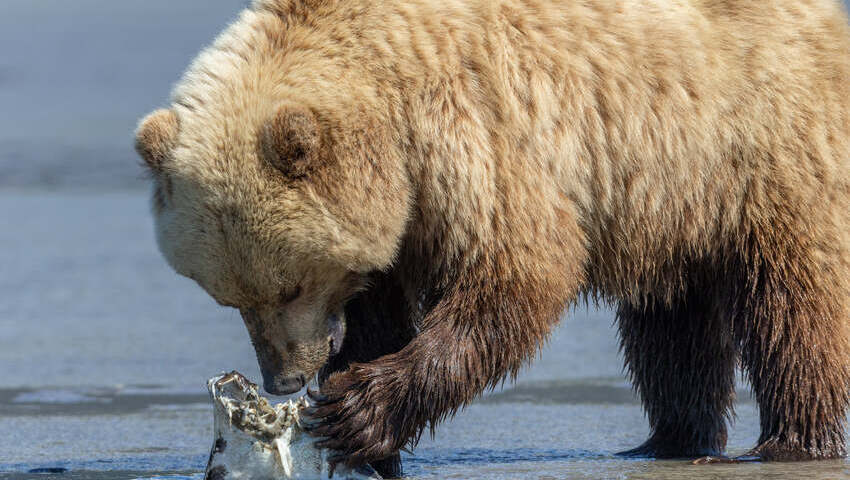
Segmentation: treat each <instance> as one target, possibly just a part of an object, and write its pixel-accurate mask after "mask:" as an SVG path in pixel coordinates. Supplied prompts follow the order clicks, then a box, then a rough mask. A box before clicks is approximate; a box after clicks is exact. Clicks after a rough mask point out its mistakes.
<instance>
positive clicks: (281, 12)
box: [139, 0, 850, 465]
mask: <svg viewBox="0 0 850 480" xmlns="http://www.w3.org/2000/svg"><path fill="white" fill-rule="evenodd" d="M848 79H850V31H848V27H847V17H846V15H845V14H844V12H843V11H842V9H841V7H840V5H839V3H838V2H837V1H834V0H807V1H801V0H766V1H759V2H753V1H751V0H690V1H674V0H650V1H636V0H635V1H622V2H620V1H597V2H572V1H557V0H497V1H493V0H468V1H460V0H445V1H442V2H434V1H427V0H391V1H386V2H380V3H379V4H378V3H375V2H371V1H368V0H311V1H306V0H258V1H256V2H255V4H254V6H253V7H252V8H251V9H249V10H247V11H246V12H245V13H243V15H242V17H241V18H240V20H239V21H238V22H237V23H235V24H234V25H233V26H232V27H231V28H230V29H228V31H227V32H225V33H224V34H223V35H222V36H221V37H220V38H219V39H218V40H217V42H216V43H215V44H214V45H213V46H212V47H210V48H209V49H207V50H206V51H205V52H204V53H203V54H202V55H201V56H200V57H199V58H198V59H197V60H196V62H195V64H194V65H193V67H192V68H191V69H190V70H189V72H187V74H186V76H185V77H184V79H183V81H182V82H181V83H180V84H179V85H178V87H177V88H176V90H175V94H174V101H173V106H172V109H173V111H174V112H175V115H176V118H178V119H179V122H176V123H175V124H174V125H172V126H171V127H170V128H172V130H175V131H172V132H171V134H173V135H176V137H173V136H172V135H158V136H156V138H177V140H176V142H175V143H174V145H175V146H174V147H173V148H171V150H170V153H169V155H168V158H167V159H164V160H162V161H159V160H157V164H162V167H161V170H162V173H160V174H158V175H157V176H156V182H157V183H156V185H157V187H156V188H157V192H159V193H158V195H159V196H160V197H162V198H163V200H162V201H161V202H157V204H156V205H155V208H154V210H155V214H156V218H157V225H158V232H159V233H158V238H159V242H160V246H161V249H162V250H163V253H164V254H165V256H166V258H167V259H168V260H169V262H170V263H171V264H172V265H173V266H174V267H175V268H176V269H177V270H178V271H179V272H180V273H182V274H184V275H187V276H190V277H192V278H195V279H196V280H197V281H198V282H199V283H200V284H201V285H202V286H203V287H204V288H205V289H207V291H209V292H210V294H211V295H213V296H214V297H215V298H216V299H217V300H218V301H219V302H221V303H223V304H229V305H234V306H237V307H239V308H242V309H243V311H244V310H246V309H250V311H252V312H259V313H256V314H252V315H246V322H249V331H251V332H252V337H253V336H261V337H263V342H265V344H268V345H269V347H268V349H267V350H268V351H269V352H276V353H274V355H279V356H280V361H279V362H278V363H280V364H281V365H285V367H281V368H287V369H289V370H287V372H289V373H287V374H288V375H291V374H294V373H293V372H295V373H298V372H300V373H301V374H302V375H312V374H314V373H315V372H316V371H317V370H318V368H319V364H320V363H321V362H322V361H323V360H321V359H320V357H322V356H324V355H326V354H327V352H328V348H327V345H325V346H323V347H322V346H321V345H322V342H325V343H326V341H325V340H324V338H323V335H326V334H327V330H326V329H325V330H323V327H322V325H324V323H323V322H324V321H325V316H326V315H327V314H329V313H333V312H337V311H340V310H342V309H345V310H346V311H347V312H348V313H351V312H352V311H353V310H352V306H351V305H349V306H346V302H347V301H349V302H350V301H352V300H351V299H352V298H353V299H355V300H354V301H362V299H363V298H368V299H369V303H370V304H371V306H369V307H368V308H360V309H359V310H357V312H359V313H355V314H353V315H351V317H352V318H349V319H348V323H349V326H348V328H349V329H360V331H359V333H357V334H354V333H352V335H353V336H352V337H351V339H352V342H354V343H353V344H352V346H351V347H348V350H346V347H343V352H341V353H340V355H342V356H341V357H339V358H338V359H336V360H332V362H337V364H336V367H337V368H334V369H337V370H340V371H338V372H337V373H335V374H333V375H331V376H330V377H329V378H327V379H326V381H325V382H324V384H323V385H322V395H323V396H324V398H322V399H321V402H320V405H319V406H318V407H317V408H316V410H315V411H314V412H313V413H314V416H315V417H316V418H317V419H319V420H320V423H319V425H318V426H317V427H316V429H315V434H316V435H319V436H323V437H327V439H326V440H325V441H324V444H325V445H326V446H327V447H329V448H332V449H334V450H337V451H338V452H339V457H338V460H339V461H344V462H346V463H348V464H352V465H357V464H362V463H365V462H370V461H376V460H379V459H385V458H387V457H391V456H393V455H394V454H395V453H396V452H397V451H398V450H399V449H400V448H402V447H404V446H405V444H408V443H415V441H416V439H418V438H419V436H420V435H421V434H422V432H423V430H424V429H426V428H427V427H428V426H430V427H431V428H433V427H434V426H436V425H437V424H438V423H439V422H440V421H441V420H443V419H445V418H446V417H447V416H449V415H452V414H453V413H454V412H456V411H457V410H458V409H460V408H462V407H463V406H464V405H467V404H468V403H469V402H470V401H472V400H473V399H475V398H476V397H477V396H478V395H480V394H481V392H482V391H484V390H485V389H487V388H489V387H493V386H495V385H497V384H498V383H500V382H501V381H503V380H504V379H505V378H506V377H512V376H514V375H516V373H517V372H518V371H519V369H520V368H521V366H522V365H523V364H524V363H525V362H527V361H528V360H529V359H530V358H531V357H532V356H533V355H534V353H535V352H536V351H537V349H538V347H539V346H540V345H541V343H542V342H544V341H545V339H546V337H547V335H548V333H549V332H550V330H551V328H552V326H553V325H555V324H556V322H557V321H558V318H559V315H560V314H561V313H562V312H563V310H564V308H565V306H567V305H568V304H570V303H571V302H574V301H575V300H576V299H577V298H578V297H579V296H580V295H581V294H586V295H590V296H594V297H597V298H601V299H604V300H610V301H616V302H619V304H620V310H619V320H620V332H621V336H622V345H623V351H624V354H625V358H626V361H627V364H628V367H629V370H630V372H631V374H632V377H633V379H634V382H635V386H636V388H637V389H638V391H639V392H640V394H641V396H642V398H643V401H644V405H645V407H646V410H647V412H648V416H649V420H650V423H651V426H652V436H651V438H650V439H649V440H648V441H647V443H646V444H645V445H643V446H641V447H640V448H639V449H637V450H636V453H639V454H648V455H656V456H694V455H704V454H715V453H719V452H722V450H723V448H724V447H725V442H726V424H725V421H726V418H727V415H729V413H730V408H731V405H732V395H733V374H734V366H735V363H736V361H737V360H738V359H739V358H740V360H741V362H742V365H743V366H744V368H745V369H746V371H747V373H748V374H749V376H750V378H751V380H752V384H753V388H754V390H755V395H756V398H757V400H758V403H759V408H760V412H761V427H762V435H761V438H760V439H759V444H758V445H757V446H756V447H755V449H754V450H753V453H754V454H756V455H759V456H760V457H761V458H762V459H765V460H801V459H821V458H834V457H839V456H843V455H844V454H845V444H844V438H843V424H844V414H845V408H846V407H847V404H848V381H850V332H848V320H850V82H848ZM292 106H296V107H297V108H298V109H300V110H299V111H302V112H308V111H309V112H310V113H309V114H306V113H305V114H304V116H302V117H300V118H311V119H315V122H316V123H315V128H316V129H317V130H316V132H315V135H308V136H307V137H304V138H309V139H310V141H306V142H305V141H301V140H297V142H296V143H298V146H297V147H293V146H292V145H275V142H278V143H280V142H286V141H287V140H284V139H286V138H301V137H298V136H295V137H293V136H292V135H290V133H287V132H290V130H292V129H291V128H290V127H289V126H287V125H295V123H291V122H290V123H287V122H283V123H281V122H280V121H279V119H280V118H281V117H280V112H281V109H284V111H285V110H286V109H287V108H291V107H292ZM276 119H277V120H276ZM154 120H156V119H154ZM311 122H312V120H311ZM297 124H298V125H302V126H303V125H305V124H304V123H303V122H301V123H297ZM176 129H179V132H177V131H176ZM299 129H301V127H299ZM299 129H295V131H300V130H299ZM144 131H146V130H145V128H144V127H143V129H142V130H141V132H144ZM147 131H153V130H150V125H148V130H147ZM156 131H159V130H156ZM281 131H282V132H284V133H283V134H274V133H275V132H277V133H280V132H281ZM264 132H265V133H264ZM268 132H272V134H269V133H268ZM143 136H144V135H143ZM144 137H145V138H141V139H140V142H142V143H144V142H148V141H151V140H148V139H149V138H154V137H151V136H144ZM269 139H271V140H269ZM154 140H155V138H154ZM305 145H306V147H305ZM139 150H140V152H141V153H142V154H143V155H145V154H146V153H147V152H159V151H160V150H161V148H159V147H157V146H147V147H145V146H143V147H142V148H140V149H139ZM293 152H294V153H293ZM299 159H300V160H299ZM304 159H306V160H307V162H306V163H304V161H303V160H304ZM288 162H291V163H288ZM149 163H150V162H149ZM305 165H306V166H308V167H309V168H306V169H305V168H302V167H304V166H305ZM293 171H295V172H296V173H297V174H295V175H293V174H291V172H293ZM163 185H167V188H165V189H164V188H163ZM375 275H378V276H381V275H386V276H387V277H386V278H392V279H395V280H394V281H395V282H397V283H394V284H393V285H392V286H387V284H386V283H385V281H384V280H382V281H379V282H374V281H373V282H372V283H371V284H370V283H369V280H370V279H373V280H374V279H375V278H376V277H375ZM381 278H384V277H381ZM369 285H371V287H370V286H369ZM364 288H365V289H366V290H365V293H364V292H362V290H363V289H364ZM294 292H297V293H294ZM358 292H361V293H360V294H358ZM363 295H366V296H365V297H364V296H363ZM358 298H359V299H361V300H356V299H358ZM401 303H405V305H406V306H405V307H400V304H401ZM361 306H362V304H361ZM381 312H395V313H392V314H391V316H395V315H399V316H403V317H404V318H398V319H395V321H397V322H398V323H397V326H396V327H394V328H388V327H385V325H386V321H387V317H388V315H387V314H386V313H381ZM402 312H404V313H402ZM248 319H250V320H248ZM370 325H371V326H373V327H376V328H379V329H380V331H381V332H385V333H386V335H387V338H383V339H382V340H380V341H377V340H376V341H375V350H374V351H373V352H369V351H363V350H362V349H363V345H364V343H363V342H361V341H359V340H357V339H358V338H361V339H362V338H366V336H371V335H379V334H380V332H369V333H368V334H367V333H366V331H365V330H363V329H368V328H370ZM411 329H415V330H411ZM413 331H415V332H416V334H415V335H413V334H412V333H411V332H413ZM352 332H353V330H352ZM358 335H359V337H358ZM305 345H307V346H312V347H310V348H312V349H313V350H311V351H313V352H319V353H318V354H315V353H314V354H313V355H308V354H306V353H305V351H306V350H305V348H307V347H304V346H305ZM299 346H300V347H299ZM299 352H300V353H299ZM376 356H377V357H378V358H374V357H376ZM350 362H353V363H351V364H350V365H349V363H350ZM346 366H348V367H347V369H345V367H346ZM327 371H328V370H326V372H327Z"/></svg>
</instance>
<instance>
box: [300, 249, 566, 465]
mask: <svg viewBox="0 0 850 480" xmlns="http://www.w3.org/2000/svg"><path fill="white" fill-rule="evenodd" d="M500 259H501V260H505V264H504V266H503V264H501V263H500V264H495V265H494V264H492V263H491V264H490V265H488V266H487V267H479V268H477V269H475V271H474V272H472V273H466V274H464V275H463V276H462V277H461V278H460V279H459V280H457V281H456V282H455V283H454V287H453V288H452V290H450V291H449V292H447V293H446V295H445V296H444V297H443V298H442V299H441V300H440V302H439V303H438V304H437V306H436V307H435V308H434V309H433V310H432V311H430V312H429V313H428V314H427V315H426V317H425V319H424V320H423V325H422V326H423V329H422V331H421V333H420V334H419V335H418V336H417V337H416V338H414V339H413V340H412V341H411V342H410V343H409V344H408V345H407V346H406V347H405V348H403V349H402V350H401V351H399V352H396V353H393V354H390V355H386V356H383V357H381V358H379V359H377V360H375V361H372V362H369V363H361V364H354V365H352V366H351V367H350V368H349V369H348V370H347V371H345V372H340V373H336V374H334V375H332V376H331V377H330V378H328V380H327V381H326V382H325V383H324V385H323V386H322V390H321V394H320V395H315V396H316V398H315V400H316V403H317V404H316V406H315V407H314V408H313V409H312V410H310V411H308V414H309V415H310V416H312V417H313V418H314V419H315V423H314V424H313V425H312V426H311V427H309V429H310V430H311V433H312V434H313V435H315V436H317V437H323V440H322V441H321V442H320V443H319V445H320V446H321V447H323V448H328V449H331V450H334V451H336V452H338V455H337V456H336V457H334V458H333V459H332V462H333V463H345V464H346V465H349V466H359V465H363V464H366V463H369V462H372V461H374V460H379V459H382V458H385V457H387V456H388V455H389V454H391V453H393V452H395V451H397V450H399V449H402V448H404V447H405V445H407V444H411V445H412V444H415V443H416V441H417V440H418V439H419V437H420V435H421V434H422V432H423V430H424V429H425V427H426V426H428V425H430V426H431V427H432V428H433V427H434V426H435V425H436V424H437V423H439V422H440V421H442V420H443V419H445V418H446V417H447V416H449V415H452V414H453V413H455V412H456V411H457V410H458V409H459V408H461V407H462V406H463V405H465V404H468V403H469V402H470V401H472V400H473V399H474V398H475V397H477V396H478V395H479V394H481V393H482V392H483V391H484V390H485V389H486V388H488V387H494V386H495V385H497V384H498V383H499V382H500V381H502V379H504V378H505V376H507V375H511V376H515V375H516V374H517V372H518V371H519V369H520V368H521V366H522V365H523V364H524V363H525V362H526V361H527V360H528V359H529V358H530V357H531V356H532V355H533V354H534V353H535V352H536V351H537V349H538V347H539V346H540V344H541V343H542V342H543V340H544V339H545V338H546V336H547V335H548V333H549V331H550V329H551V327H552V326H553V325H554V324H555V323H556V321H557V319H558V316H559V314H560V313H561V311H562V310H563V308H564V306H565V305H566V303H567V302H568V301H569V300H571V299H572V298H573V296H574V294H575V291H576V289H577V286H578V283H579V278H580V276H578V274H577V273H578V270H579V268H578V267H576V268H564V269H556V270H554V274H553V275H547V276H545V277H544V278H534V277H533V276H531V275H523V274H522V272H517V270H514V269H509V270H506V268H508V267H515V266H516V265H517V263H513V262H509V261H508V260H509V258H507V257H504V256H502V257H500ZM534 272H535V273H536V274H539V273H540V271H539V270H535V271H534ZM571 274H573V275H571Z"/></svg>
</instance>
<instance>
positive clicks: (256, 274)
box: [136, 12, 411, 394]
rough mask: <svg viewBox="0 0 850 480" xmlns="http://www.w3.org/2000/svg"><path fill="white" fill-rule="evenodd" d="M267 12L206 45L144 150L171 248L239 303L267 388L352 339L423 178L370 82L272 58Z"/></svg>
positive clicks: (165, 248) (220, 297) (299, 374)
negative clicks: (354, 310)
mask: <svg viewBox="0 0 850 480" xmlns="http://www.w3.org/2000/svg"><path fill="white" fill-rule="evenodd" d="M263 22H266V23H269V22H272V23H273V22H274V19H273V18H269V17H268V15H266V16H265V17H264V16H263V15H260V14H257V13H253V12H248V13H246V14H243V19H242V20H241V21H240V23H237V24H236V25H235V26H233V27H231V29H230V31H229V33H226V34H225V35H224V36H223V37H222V38H220V39H219V40H218V42H217V43H216V44H215V45H214V46H213V47H211V48H210V49H209V50H208V51H207V52H205V53H204V54H202V55H201V57H199V59H198V60H197V61H196V63H195V65H194V66H193V67H192V68H191V69H190V70H189V72H188V73H187V74H186V76H185V77H184V79H183V81H182V82H181V83H180V84H179V85H178V86H177V88H176V90H175V93H174V99H173V103H172V105H171V107H170V108H168V109H164V110H159V111H156V112H154V113H152V114H150V115H148V116H147V117H146V118H145V119H144V120H142V122H141V123H140V125H139V128H138V130H137V133H136V149H137V151H138V153H139V155H140V156H141V157H142V159H143V160H144V165H145V166H146V168H147V169H148V170H149V171H150V173H151V177H152V179H153V184H154V192H153V202H152V203H153V206H152V210H153V213H154V217H155V227H156V236H157V242H158V245H159V248H160V250H161V252H162V253H163V255H164V256H165V258H166V259H167V261H168V263H169V264H170V265H171V266H172V267H173V268H174V269H175V270H176V271H177V272H178V273H180V274H182V275H184V276H186V277H189V278H191V279H193V280H195V281H196V282H197V283H198V284H199V285H200V286H201V287H202V288H203V289H204V290H206V291H207V292H208V293H209V294H210V295H211V296H212V297H213V298H214V299H215V300H216V301H217V302H218V303H220V304H221V305H226V306H231V307H235V308H238V309H239V311H240V312H241V314H242V318H243V319H244V321H245V324H246V326H247V328H248V331H249V333H250V336H251V340H252V342H253V344H254V347H255V349H256V353H257V358H258V361H259V364H260V368H261V370H262V372H263V377H264V383H265V385H264V386H265V389H266V390H267V391H269V392H270V393H275V394H287V393H292V392H294V391H297V390H300V389H301V387H303V386H304V384H305V382H306V381H307V380H309V379H311V378H312V377H313V376H314V375H316V373H317V372H318V371H319V369H320V368H321V367H322V366H323V365H324V364H325V363H326V362H327V360H328V358H329V355H331V354H332V353H333V352H335V351H338V349H339V348H340V346H341V343H342V341H343V335H344V331H345V327H346V326H345V318H344V316H343V314H342V312H343V306H344V305H345V303H346V301H347V300H348V299H350V298H351V297H352V296H354V295H355V294H357V293H358V291H360V290H362V289H363V288H365V287H366V285H365V284H366V281H367V280H366V279H367V278H368V275H369V274H370V273H371V272H375V271H378V270H384V269H387V268H388V267H389V266H390V265H391V264H392V263H393V261H394V259H395V256H396V254H397V251H398V248H399V245H400V243H401V238H402V236H403V234H404V230H405V224H406V222H407V218H408V212H409V210H410V203H411V191H410V190H411V188H410V185H409V176H408V174H407V171H406V168H405V165H404V164H403V161H402V158H403V156H402V155H401V154H400V151H399V147H398V146H397V145H395V144H394V143H397V142H393V140H392V137H393V136H392V135H391V134H390V133H389V131H388V130H387V129H386V128H385V127H384V126H383V125H385V122H383V121H381V118H380V114H379V113H378V111H377V110H376V109H375V108H374V103H370V101H369V95H368V93H363V92H361V94H358V92H357V90H356V88H355V87H351V89H346V88H341V89H337V88H334V87H333V85H332V84H328V83H326V80H321V78H324V76H323V75H317V74H316V72H315V71H314V69H316V68H319V69H321V61H320V60H317V61H316V62H315V63H313V64H310V62H309V61H308V60H306V59H305V58H304V57H303V56H302V57H299V58H297V59H296V60H295V61H294V62H293V63H292V64H290V66H289V67H288V66H287V58H288V57H286V56H285V55H281V56H273V58H270V57H269V53H268V52H269V51H273V49H272V48H271V47H269V45H263V44H262V43H263V41H272V40H274V39H273V38H272V39H271V40H269V39H267V40H262V39H261V38H260V35H259V34H258V33H257V32H258V31H262V32H266V33H264V34H263V35H271V34H269V33H268V32H274V31H275V30H274V28H273V27H275V26H274V25H264V24H263ZM246 23H247V24H248V25H247V26H246ZM258 25H259V27H258ZM246 32H247V33H246ZM245 37H248V39H247V40H246V38H245ZM263 38H265V37H263ZM240 49H241V50H240ZM296 64H297V65H303V64H306V65H307V66H308V67H309V71H303V70H298V68H296ZM310 75H313V77H314V78H315V77H320V80H317V81H312V82H311V81H310V80H309V78H310ZM331 76H333V75H331ZM334 78H335V79H336V80H337V81H343V80H344V78H345V75H344V74H340V75H339V76H335V77H334Z"/></svg>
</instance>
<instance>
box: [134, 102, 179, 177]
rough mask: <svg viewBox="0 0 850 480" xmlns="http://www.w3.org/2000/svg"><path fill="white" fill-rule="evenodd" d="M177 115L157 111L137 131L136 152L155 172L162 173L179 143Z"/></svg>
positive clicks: (143, 121) (169, 111) (144, 120)
mask: <svg viewBox="0 0 850 480" xmlns="http://www.w3.org/2000/svg"><path fill="white" fill-rule="evenodd" d="M178 128H179V126H178V123H177V115H176V114H175V113H174V112H173V111H171V110H166V109H161V110H157V111H155V112H153V113H151V114H149V115H148V116H147V117H145V118H144V119H142V121H141V122H139V128H137V129H136V152H138V153H139V156H140V157H142V160H144V161H145V165H147V166H148V168H150V169H151V170H152V171H153V172H155V173H156V172H160V171H162V167H163V164H164V163H165V161H166V159H167V158H168V155H169V154H170V153H171V150H172V149H173V148H174V145H175V143H176V142H177V133H178Z"/></svg>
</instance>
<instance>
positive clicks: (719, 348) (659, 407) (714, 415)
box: [617, 290, 737, 458]
mask: <svg viewBox="0 0 850 480" xmlns="http://www.w3.org/2000/svg"><path fill="white" fill-rule="evenodd" d="M617 317H618V321H619V330H620V342H621V348H622V351H623V356H624V357H625V361H626V365H627V366H628V369H629V372H630V374H631V377H632V381H633V384H634V386H635V388H636V389H637V391H638V393H639V394H640V397H641V400H642V403H643V406H644V409H645V410H646V413H647V416H648V418H649V423H650V427H651V433H650V437H649V439H648V440H647V441H646V442H645V443H644V444H643V445H641V446H639V447H637V448H635V449H633V450H629V451H626V452H621V453H620V454H619V455H624V456H635V457H655V458H683V457H699V456H704V455H721V454H722V452H723V450H724V448H725V447H726V421H727V419H728V417H729V415H730V414H731V412H732V402H733V399H734V388H735V364H736V360H737V349H736V346H735V342H734V338H733V335H732V332H731V328H730V324H729V321H730V318H729V315H728V314H727V312H726V311H725V310H724V309H722V308H718V302H717V301H716V299H715V298H713V297H712V296H711V295H710V293H709V292H708V291H694V290H691V292H690V294H687V295H684V296H683V298H681V299H678V300H674V302H673V304H672V305H667V304H665V303H664V302H661V301H650V302H648V303H647V304H646V305H630V304H626V303H623V304H621V306H620V308H619V310H618V312H617Z"/></svg>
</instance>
